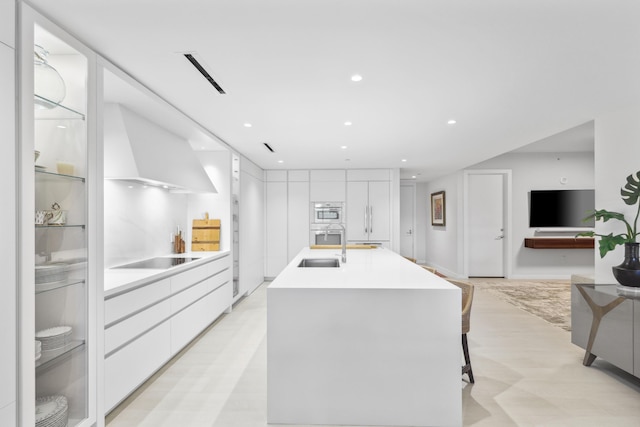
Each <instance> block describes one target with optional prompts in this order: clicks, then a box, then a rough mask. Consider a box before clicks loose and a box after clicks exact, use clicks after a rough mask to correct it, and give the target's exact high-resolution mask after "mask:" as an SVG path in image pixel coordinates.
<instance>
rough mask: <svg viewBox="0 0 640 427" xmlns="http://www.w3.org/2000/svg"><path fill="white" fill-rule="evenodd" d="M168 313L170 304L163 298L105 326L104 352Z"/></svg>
mask: <svg viewBox="0 0 640 427" xmlns="http://www.w3.org/2000/svg"><path fill="white" fill-rule="evenodd" d="M170 315H171V304H170V302H169V300H165V301H162V302H161V303H158V304H156V305H154V306H152V307H149V308H148V309H146V310H144V311H141V312H140V313H138V314H136V315H135V316H132V317H130V318H129V319H126V320H123V321H122V322H120V323H117V324H115V325H113V326H111V327H110V328H107V329H106V330H105V331H104V351H105V353H106V354H108V353H109V352H111V351H113V350H115V349H116V348H118V347H119V346H121V345H123V344H124V343H126V342H127V341H129V340H131V339H133V338H135V337H136V336H138V335H140V334H141V333H143V332H145V331H146V330H148V329H150V328H153V327H154V326H155V325H157V324H158V323H160V322H162V321H164V320H165V319H166V318H168V317H169V316H170Z"/></svg>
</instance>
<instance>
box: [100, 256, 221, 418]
mask: <svg viewBox="0 0 640 427" xmlns="http://www.w3.org/2000/svg"><path fill="white" fill-rule="evenodd" d="M231 261H232V260H231V256H230V255H229V254H225V255H221V256H219V257H216V258H215V259H213V260H210V261H209V262H205V263H204V264H201V265H198V266H196V267H193V268H190V269H186V270H182V271H179V272H178V273H174V274H173V275H170V276H169V277H160V278H157V279H155V280H154V279H153V278H150V279H149V281H148V282H147V283H143V284H141V285H140V286H138V287H137V288H135V289H131V290H128V291H127V290H125V291H123V292H121V293H117V294H113V295H108V296H107V297H106V298H105V319H106V320H107V322H106V323H105V408H106V410H107V411H110V410H111V409H113V408H114V407H115V406H116V405H117V404H118V403H119V402H121V401H122V400H123V399H125V398H126V397H127V396H128V395H129V394H130V393H132V392H133V391H134V390H135V389H136V388H137V387H138V386H140V385H141V384H142V383H143V382H144V381H145V380H146V379H147V378H149V377H150V376H151V375H152V374H153V373H154V372H156V371H157V370H158V369H160V368H161V367H162V366H163V365H164V364H165V363H166V362H167V361H168V360H169V358H171V357H172V356H174V355H175V354H177V353H178V352H179V351H180V350H182V348H184V346H186V345H187V344H188V343H189V342H191V341H192V340H193V339H194V338H195V337H196V336H197V335H198V334H199V333H200V332H202V330H204V329H205V328H206V327H207V326H208V325H210V324H211V323H212V322H213V321H214V320H215V319H216V318H218V316H220V315H221V314H222V313H223V312H224V311H225V310H227V309H229V307H230V306H231V304H232V301H233V275H232V265H231ZM165 276H166V275H165Z"/></svg>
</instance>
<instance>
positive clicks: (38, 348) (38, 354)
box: [36, 340, 42, 360]
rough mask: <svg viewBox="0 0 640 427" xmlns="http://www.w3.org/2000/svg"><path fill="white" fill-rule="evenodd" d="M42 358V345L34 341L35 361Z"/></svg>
mask: <svg viewBox="0 0 640 427" xmlns="http://www.w3.org/2000/svg"><path fill="white" fill-rule="evenodd" d="M41 357H42V343H41V342H40V341H38V340H36V360H38V359H40V358H41Z"/></svg>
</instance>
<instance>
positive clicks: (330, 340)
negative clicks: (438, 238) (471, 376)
mask: <svg viewBox="0 0 640 427" xmlns="http://www.w3.org/2000/svg"><path fill="white" fill-rule="evenodd" d="M317 259H323V260H325V261H316V262H314V260H317ZM303 260H306V261H303ZM309 260H311V261H309ZM336 264H337V266H330V265H336ZM300 265H302V266H300ZM305 265H306V266H305ZM318 265H324V266H322V267H319V266H318ZM460 301H461V294H460V289H459V288H457V287H455V286H453V285H451V284H450V283H449V282H447V281H446V280H444V279H442V278H440V277H438V276H436V275H434V274H431V273H429V272H427V271H426V270H424V269H423V268H421V267H420V266H418V265H416V264H414V263H412V262H410V261H408V260H406V259H404V258H403V257H401V256H399V255H397V254H395V253H394V252H392V251H389V250H387V249H383V248H378V249H371V250H347V262H346V263H344V262H341V261H340V253H339V251H337V250H334V251H332V250H326V249H322V250H313V249H309V248H306V249H303V250H302V251H301V252H300V253H299V254H298V255H297V256H296V257H295V258H294V259H293V260H292V261H291V263H290V264H289V265H288V266H287V267H286V268H285V269H284V270H283V271H282V273H281V274H280V275H278V277H277V278H276V279H275V280H274V281H273V282H272V283H271V285H269V287H268V289H267V346H268V348H267V380H268V381H267V402H268V414H267V419H268V422H269V423H272V424H324V425H388V426H434V425H438V426H455V425H461V424H462V407H461V405H462V403H461V402H462V396H461V377H460V369H461V348H460V347H461V346H460V334H461V320H460V319H461V304H460Z"/></svg>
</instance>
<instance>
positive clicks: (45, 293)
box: [18, 3, 103, 426]
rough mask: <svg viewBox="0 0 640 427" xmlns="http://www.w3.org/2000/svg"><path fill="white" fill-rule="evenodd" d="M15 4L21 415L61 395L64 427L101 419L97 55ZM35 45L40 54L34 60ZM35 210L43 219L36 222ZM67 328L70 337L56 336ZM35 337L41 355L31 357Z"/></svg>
mask: <svg viewBox="0 0 640 427" xmlns="http://www.w3.org/2000/svg"><path fill="white" fill-rule="evenodd" d="M21 11H22V13H21V19H22V20H21V23H20V41H21V43H20V44H21V49H22V50H21V52H20V55H19V57H20V64H19V65H20V67H19V68H20V70H21V73H20V98H21V108H22V109H21V114H20V117H21V131H20V138H21V139H20V149H21V175H20V182H19V191H20V194H21V199H20V205H19V207H18V212H19V217H20V218H22V219H23V220H22V221H21V224H20V226H19V239H20V251H21V253H20V258H19V259H20V274H19V277H20V282H19V286H18V289H19V292H20V296H19V300H20V309H19V313H20V314H19V323H20V324H19V330H20V331H21V334H20V338H19V340H20V347H21V353H22V358H21V359H22V360H21V363H20V367H19V382H20V384H19V385H18V390H19V393H20V395H19V397H18V406H19V408H18V412H19V414H20V415H19V420H20V422H21V424H22V425H25V426H29V425H34V424H35V420H34V415H35V402H36V397H44V396H53V395H55V396H59V395H61V396H64V397H65V398H66V400H67V404H68V415H69V426H90V425H95V424H102V423H101V421H100V419H99V417H98V411H99V408H100V405H101V399H102V396H101V393H102V384H101V382H100V381H101V378H102V376H101V375H98V373H99V372H100V371H101V369H102V368H101V367H102V362H103V358H102V356H101V351H102V347H101V345H102V344H101V343H102V342H103V339H102V336H103V328H102V318H101V314H100V313H101V310H99V308H98V300H100V302H102V289H103V284H102V283H103V282H102V259H103V254H102V241H101V240H100V241H98V240H99V236H101V235H102V230H101V224H102V212H103V211H102V199H103V197H102V176H101V175H100V172H99V171H100V170H101V169H100V168H99V166H98V164H97V159H101V158H102V152H101V148H100V144H99V143H98V140H97V132H96V130H97V120H96V119H97V114H96V111H95V109H96V105H97V103H98V101H97V90H96V57H95V54H94V53H93V52H92V51H91V50H89V49H88V48H87V47H86V46H84V45H83V44H82V43H80V42H79V41H77V40H75V39H74V38H72V37H71V36H69V35H68V34H66V33H65V32H63V31H62V30H61V29H60V28H58V27H57V26H55V25H54V24H53V23H51V22H50V21H49V20H47V19H46V18H44V17H42V16H41V15H39V14H38V13H37V12H35V11H33V10H32V9H30V8H29V7H28V6H26V5H25V4H24V3H22V4H21ZM36 45H39V46H41V47H42V48H44V49H45V50H46V51H48V53H47V54H44V53H43V51H42V50H40V49H37V48H36ZM34 50H38V51H39V52H40V54H41V56H40V60H39V61H37V63H36V61H34ZM56 74H57V75H58V76H59V79H60V80H59V81H61V82H62V84H61V85H59V86H58V88H61V87H63V88H64V89H63V90H62V89H61V91H60V92H58V93H54V92H53V91H52V89H54V88H55V87H56V86H55V85H53V84H52V81H54V80H55V79H53V78H52V76H53V77H55V75H56ZM50 79H51V80H50ZM43 82H46V84H42V83H43ZM34 151H39V156H37V158H36V160H35V162H34ZM35 154H37V153H35ZM34 163H35V164H34ZM37 211H42V213H43V216H44V218H41V219H40V220H38V219H37V218H36V219H35V220H34V219H33V218H34V212H37ZM98 272H100V274H98ZM59 326H63V327H64V328H56V327H59ZM51 328H54V329H51ZM64 330H67V331H68V334H69V335H67V334H65V335H63V337H60V333H59V332H61V331H64ZM38 332H40V333H39V334H37V333H38ZM56 332H58V333H56ZM36 337H37V338H38V339H39V341H40V342H41V343H42V347H43V350H42V352H41V355H40V357H38V356H37V355H36V357H34V356H33V355H34V340H35V338H36ZM56 339H57V340H58V341H56ZM51 342H53V343H54V344H49V343H51ZM49 346H50V348H47V347H49Z"/></svg>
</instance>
